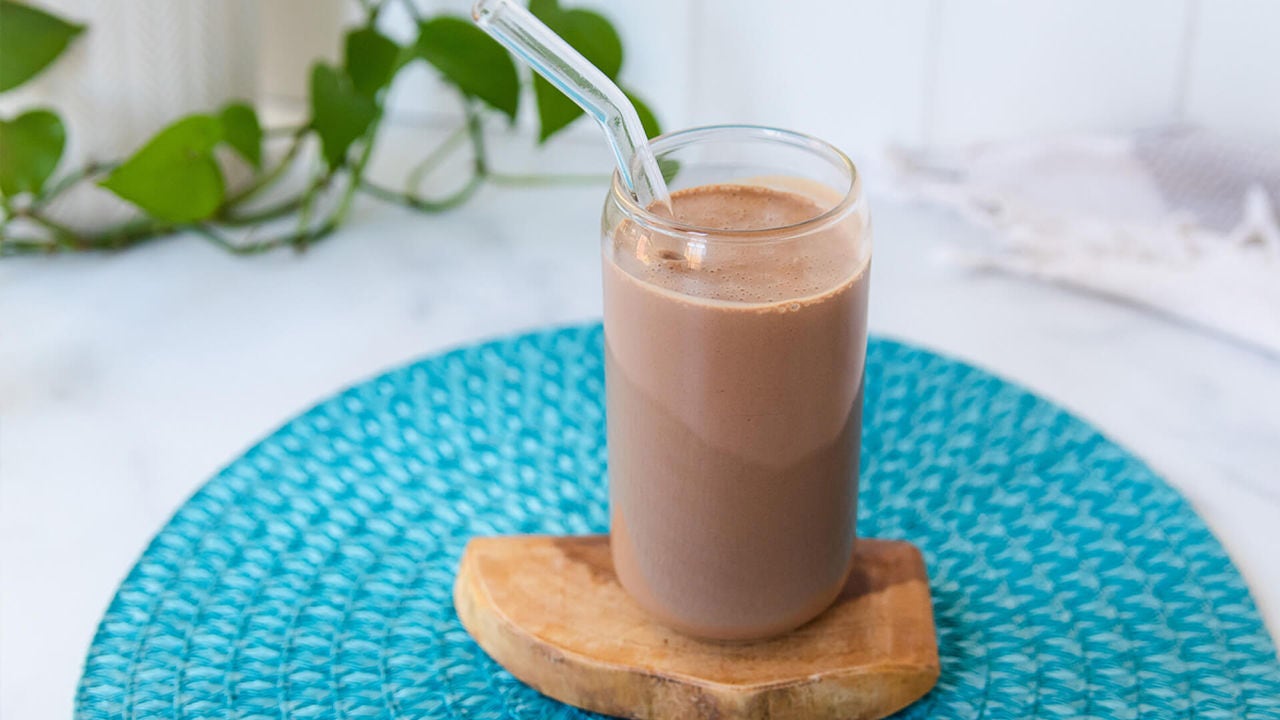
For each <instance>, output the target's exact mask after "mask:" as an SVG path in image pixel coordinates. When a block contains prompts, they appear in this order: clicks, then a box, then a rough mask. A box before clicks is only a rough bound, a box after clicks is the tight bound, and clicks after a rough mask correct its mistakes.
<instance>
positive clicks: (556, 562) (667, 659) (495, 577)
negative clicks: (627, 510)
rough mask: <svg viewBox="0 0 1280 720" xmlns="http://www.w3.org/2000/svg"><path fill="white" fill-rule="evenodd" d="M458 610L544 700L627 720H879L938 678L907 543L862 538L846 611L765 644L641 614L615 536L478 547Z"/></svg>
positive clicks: (472, 546)
mask: <svg viewBox="0 0 1280 720" xmlns="http://www.w3.org/2000/svg"><path fill="white" fill-rule="evenodd" d="M454 604H455V606H456V608H457V611H458V617H459V618H461V620H462V623H463V625H464V626H465V627H466V629H467V631H468V632H469V633H471V636H472V637H473V638H475V640H476V642H477V643H479V645H480V647H482V648H484V650H485V652H487V653H488V654H489V655H490V656H491V657H493V659H494V660H496V661H497V662H498V663H499V664H501V665H502V666H504V667H505V668H507V670H509V671H510V672H511V674H512V675H515V676H516V677H517V678H519V679H520V680H522V681H524V682H525V683H528V684H529V685H530V686H532V687H534V688H535V689H537V690H538V691H540V692H542V693H544V694H546V695H549V696H551V697H553V698H556V699H557V700H560V701H562V702H566V703H569V704H570V705H575V706H577V707H580V708H585V709H587V710H593V711H595V712H600V713H605V714H607V715H617V716H622V717H630V718H645V719H658V718H677V717H678V718H691V717H697V718H708V719H714V720H734V719H738V718H742V719H750V720H762V719H764V718H770V719H772V720H782V719H789V718H796V719H801V718H803V719H804V720H822V719H824V718H830V719H832V720H835V719H836V718H840V719H842V720H854V719H857V718H879V717H884V716H885V715H889V714H891V713H893V712H894V711H896V710H898V709H900V708H902V707H905V706H906V705H908V704H910V703H911V702H913V701H914V700H916V699H917V698H919V697H921V696H922V695H924V694H925V693H926V692H928V691H929V689H930V688H932V687H933V685H934V683H935V682H936V681H937V679H938V671H939V667H938V649H937V640H936V638H935V635H934V627H933V611H932V605H931V602H930V599H929V582H928V577H927V576H926V573H925V567H924V562H923V560H922V558H921V557H920V553H919V551H918V550H916V548H915V547H914V546H912V545H911V544H910V543H906V542H897V541H885V540H866V539H860V540H859V541H858V543H857V550H856V552H855V562H854V570H853V573H852V574H851V576H850V578H849V582H848V583H847V584H846V586H845V589H844V591H843V592H842V593H841V595H840V597H839V599H837V600H836V603H835V605H833V606H832V607H831V608H830V609H829V610H827V612H826V613H824V614H823V615H821V616H820V617H818V618H817V619H816V620H814V621H813V622H810V623H809V624H807V625H805V626H803V627H801V628H799V629H797V630H795V631H792V632H790V633H788V634H786V635H783V636H781V637H778V638H774V639H770V640H765V641H760V642H754V643H736V644H730V643H714V642H704V641H699V640H695V639H692V638H689V637H687V636H684V635H680V634H678V633H676V632H674V631H672V630H668V629H667V628H664V627H662V626H660V625H657V624H656V623H655V622H653V621H652V620H650V619H649V617H648V616H647V615H646V614H645V613H644V612H643V611H642V610H640V608H639V607H637V606H636V605H635V604H634V603H633V602H632V601H631V599H630V598H629V597H628V596H627V594H626V593H625V592H624V591H623V589H622V587H621V586H620V585H619V584H618V582H617V579H616V578H615V576H614V573H613V565H612V563H611V562H610V557H609V541H608V537H607V536H604V535H593V536H583V537H548V536H512V537H490V538H475V539H473V540H472V541H471V542H470V543H469V544H468V545H467V548H466V551H465V552H464V553H463V557H462V563H461V567H460V568H459V571H458V578H457V581H456V583H455V585H454Z"/></svg>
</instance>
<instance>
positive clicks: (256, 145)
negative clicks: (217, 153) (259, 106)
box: [218, 102, 262, 169]
mask: <svg viewBox="0 0 1280 720" xmlns="http://www.w3.org/2000/svg"><path fill="white" fill-rule="evenodd" d="M218 119H219V120H221V121H222V139H223V140H224V141H226V143H227V144H228V145H230V146H231V148H232V149H233V150H235V151H236V152H237V153H239V155H240V157H242V158H244V159H245V161H246V162H248V163H249V164H250V165H253V166H254V167H255V168H258V169H262V126H261V125H259V124H258V115H257V113H255V112H254V111H253V108H252V107H250V106H249V105H248V104H247V103H242V102H237V103H231V104H230V105H227V106H226V107H224V108H222V113H221V114H219V115H218Z"/></svg>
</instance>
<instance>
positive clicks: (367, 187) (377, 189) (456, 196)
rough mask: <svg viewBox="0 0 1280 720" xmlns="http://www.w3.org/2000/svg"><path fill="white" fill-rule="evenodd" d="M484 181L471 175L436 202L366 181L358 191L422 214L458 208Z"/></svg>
mask: <svg viewBox="0 0 1280 720" xmlns="http://www.w3.org/2000/svg"><path fill="white" fill-rule="evenodd" d="M483 182H484V179H483V178H481V177H480V176H479V175H472V176H471V179H470V180H468V181H467V183H466V184H465V185H463V186H462V187H461V188H459V189H458V190H457V191H455V192H454V193H453V194H452V195H447V196H445V197H443V198H440V199H438V200H436V199H432V198H424V197H419V196H417V195H415V194H413V193H410V192H397V191H395V190H392V189H390V188H385V187H382V186H381V185H376V184H374V183H372V182H369V181H368V180H364V181H361V183H360V190H362V191H364V192H365V193H368V194H369V195H372V196H373V197H376V198H378V199H379V200H385V201H387V202H393V203H397V204H399V205H403V206H405V207H407V208H410V209H413V210H420V211H422V212H443V211H445V210H450V209H452V208H455V207H458V206H459V205H461V204H462V203H464V202H466V201H467V200H468V199H469V198H470V197H471V196H472V195H473V194H475V191H476V190H478V189H480V185H481V184H483Z"/></svg>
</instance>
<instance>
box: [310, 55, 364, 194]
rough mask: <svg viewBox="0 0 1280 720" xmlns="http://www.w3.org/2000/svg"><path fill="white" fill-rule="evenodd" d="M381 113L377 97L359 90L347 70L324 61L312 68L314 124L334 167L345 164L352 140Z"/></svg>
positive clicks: (322, 148)
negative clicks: (336, 67)
mask: <svg viewBox="0 0 1280 720" xmlns="http://www.w3.org/2000/svg"><path fill="white" fill-rule="evenodd" d="M377 116H378V106H377V105H376V104H375V103H374V101H373V99H372V98H370V97H368V96H367V95H363V94H361V93H360V92H358V91H357V90H356V89H355V86H354V85H353V84H352V82H351V78H349V77H347V75H346V74H345V73H342V72H340V71H338V70H336V69H335V68H333V67H331V66H329V65H326V64H324V63H316V64H315V65H313V66H312V67H311V126H312V127H314V128H315V130H316V133H318V134H319V135H320V149H321V151H322V152H323V154H324V159H325V161H327V162H328V163H329V167H330V169H332V168H336V167H338V166H339V165H341V164H342V163H343V161H344V160H345V159H346V156H347V149H348V148H350V147H351V143H353V142H355V141H356V140H357V139H358V138H359V137H360V136H361V135H363V134H364V132H365V130H368V129H369V124H370V123H372V122H373V121H374V119H375V118H376V117H377Z"/></svg>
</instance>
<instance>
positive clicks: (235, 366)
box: [0, 143, 1280, 718]
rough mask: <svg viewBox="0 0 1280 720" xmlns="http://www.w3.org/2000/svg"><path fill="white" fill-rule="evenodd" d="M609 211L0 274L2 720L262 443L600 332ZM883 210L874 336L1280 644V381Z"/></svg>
mask: <svg viewBox="0 0 1280 720" xmlns="http://www.w3.org/2000/svg"><path fill="white" fill-rule="evenodd" d="M563 147H564V148H567V149H561V150H560V151H559V152H562V153H563V152H576V151H575V150H573V145H572V143H567V144H566V145H564V146H563ZM593 157H594V156H593ZM391 162H392V164H394V161H391ZM602 198H603V186H602V185H595V186H576V187H559V188H542V189H524V188H498V187H486V188H485V189H484V190H482V191H481V192H480V193H479V195H478V196H477V197H476V198H474V199H473V201H472V202H471V203H469V204H468V205H466V206H464V207H463V208H461V209H459V210H456V211H454V212H452V213H449V214H445V215H439V216H431V217H424V216H421V215H417V214H414V213H412V212H410V211H407V210H403V209H400V208H397V207H393V206H388V205H382V204H378V203H375V202H372V201H368V202H364V203H362V204H359V205H357V208H356V212H355V213H354V217H353V218H352V220H351V222H350V223H349V225H348V226H346V227H344V228H343V229H342V230H341V231H340V232H339V233H337V234H336V235H334V236H333V237H331V238H329V239H328V240H326V241H324V242H323V243H321V244H319V245H317V246H315V247H313V248H312V249H310V250H308V251H307V252H306V253H304V254H301V255H297V254H294V253H290V252H280V253H275V254H270V255H266V256H261V257H255V258H248V259H244V258H236V257H232V256H229V255H227V254H225V253H223V252H221V251H219V250H218V249H216V248H214V247H212V246H210V245H208V244H207V243H205V242H202V241H201V240H199V239H197V238H195V237H176V238H173V239H170V240H166V241H162V242H157V243H154V244H152V245H150V246H146V247H142V248H139V249H136V250H133V251H130V252H127V253H123V254H120V255H115V256H106V257H58V258H51V259H48V258H37V259H20V260H5V261H0V688H3V692H2V693H0V717H6V718H45V717H49V718H53V717H67V716H69V715H70V710H71V705H72V699H73V694H74V688H75V684H76V681H77V679H78V678H79V673H80V667H81V663H82V661H83V658H84V653H85V651H86V649H87V647H88V644H89V641H90V639H91V638H92V635H93V632H94V629H95V627H96V625H97V623H98V620H99V618H100V617H101V615H102V612H103V610H104V609H105V608H106V605H107V603H108V602H109V601H110V599H111V596H112V594H113V591H114V590H115V587H116V585H117V584H118V583H119V582H120V580H121V579H122V578H123V576H124V574H125V573H126V572H127V571H128V570H129V568H130V566H131V565H132V563H133V561H134V559H135V558H136V557H137V555H138V554H139V553H140V552H141V550H142V548H143V547H144V546H145V545H146V543H147V541H148V539H149V538H150V537H151V535H152V534H153V533H155V532H156V530H157V529H159V527H160V526H161V525H162V524H163V523H164V522H165V520H166V519H167V518H168V516H169V515H170V514H171V513H172V512H173V511H174V509H175V508H176V507H177V506H178V505H179V504H181V503H182V501H183V500H184V499H185V498H186V497H187V496H188V495H190V494H191V493H192V492H193V491H194V490H195V489H196V487H198V486H199V485H200V483H201V482H203V481H204V480H205V479H207V478H208V477H210V476H211V475H212V474H213V473H215V472H216V471H217V470H218V469H219V468H220V467H221V466H222V465H224V464H225V463H227V462H229V461H230V460H232V459H233V458H235V457H236V456H237V455H238V454H239V453H240V452H241V451H243V450H244V449H246V448H247V447H248V446H249V445H251V444H252V443H253V442H254V441H255V440H256V439H258V438H259V437H261V436H262V435H264V434H265V433H267V432H268V431H270V430H271V429H273V428H274V427H276V426H277V425H279V424H280V423H282V422H283V421H285V420H287V419H288V418H290V417H291V416H293V415H294V414H296V413H298V412H299V411H301V410H303V409H305V408H307V407H308V406H310V405H311V404H313V403H314V402H315V401H317V400H319V399H321V398H323V397H325V396H326V395H328V394H330V393H332V392H334V391H335V390H338V389H340V388H342V387H344V386H346V385H348V384H350V383H351V382H353V381H356V380H359V379H362V378H366V377H369V376H371V375H374V374H376V373H378V372H380V371H382V370H384V369H387V368H390V367H392V366H395V365H398V364H401V363H404V362H406V361H408V360H411V359H413V358H416V357H418V356H421V355H424V354H428V353H433V352H436V351H438V350H441V349H444V348H448V347H450V346H455V345H458V344H460V343H467V342H470V341H474V340H478V339H481V338H487V337H492V336H495V335H500V334H503V333H509V332H513V331H517V330H523V329H529V328H535V327H539V326H544V325H548V324H556V323H568V322H576V321H581V320H585V319H590V318H594V317H597V316H599V314H600V291H599V285H600V277H599V272H600V271H599V266H598V255H597V249H596V247H597V246H596V243H597V232H598V226H599V222H598V218H599V208H600V204H601V201H602ZM871 198H872V203H873V204H872V208H873V215H874V218H875V227H876V230H875V232H876V249H875V261H874V270H873V278H874V279H873V283H872V299H871V319H870V321H871V326H872V330H873V331H874V332H877V333H881V334H884V335H889V336H893V337H898V338H902V339H905V340H908V341H911V342H914V343H918V344H921V345H925V346H928V347H930V348H933V349H936V350H939V351H941V352H944V353H948V354H951V355H954V356H957V357H960V358H962V359H964V360H967V361H969V362H972V363H975V364H977V365H980V366H983V367H985V368H988V369H990V370H992V371H994V372H996V373H999V374H1001V375H1004V376H1005V377H1008V378H1011V379H1013V380H1016V381H1018V382H1020V383H1022V384H1024V385H1026V386H1028V387H1030V388H1032V389H1033V390H1034V391H1036V392H1038V393H1040V394H1042V395H1045V396H1047V397H1049V398H1051V399H1053V400H1055V401H1057V402H1058V403H1060V404H1062V405H1064V406H1066V407H1067V408H1069V409H1071V410H1072V411H1073V412H1075V413H1077V414H1079V415H1080V416H1082V417H1084V418H1086V419H1088V420H1089V421H1091V422H1092V423H1094V424H1095V425H1097V426H1098V427H1099V428H1101V429H1102V430H1103V431H1104V432H1105V433H1107V434H1108V435H1110V436H1111V437H1112V438H1114V439H1115V440H1117V441H1118V442H1120V443H1121V444H1123V445H1125V446H1127V447H1128V448H1130V449H1131V450H1133V451H1134V452H1135V453H1137V454H1138V455H1139V456H1141V457H1142V458H1144V459H1145V460H1146V461H1147V462H1149V463H1150V464H1151V465H1152V466H1153V467H1154V468H1155V469H1156V470H1157V471H1158V472H1159V473H1160V474H1162V475H1163V476H1164V477H1165V478H1166V479H1168V481H1169V482H1170V483H1172V484H1173V485H1174V486H1176V487H1177V488H1178V489H1179V490H1181V491H1182V492H1183V493H1184V494H1185V495H1186V496H1187V497H1188V498H1189V499H1190V501H1191V502H1192V503H1193V504H1194V506H1195V507H1196V509H1197V510H1198V511H1199V512H1200V513H1201V514H1202V515H1203V516H1204V518H1205V519H1206V520H1207V522H1208V524H1209V525H1210V527H1211V528H1212V529H1213V531H1214V532H1215V533H1216V534H1217V536H1218V537H1219V539H1220V540H1221V541H1222V543H1223V544H1224V545H1225V546H1226V548H1227V550H1228V552H1230V554H1231V556H1232V558H1233V559H1234V560H1235V562H1236V564H1237V565H1238V566H1239V568H1240V569H1241V571H1242V572H1243V574H1244V576H1245V578H1246V579H1247V581H1248V583H1249V585H1250V587H1251V588H1252V591H1253V593H1254V597H1255V599H1256V600H1257V602H1258V604H1259V605H1260V606H1261V608H1262V611H1263V614H1264V616H1265V618H1266V621H1267V623H1268V626H1269V627H1270V629H1271V631H1272V634H1273V636H1276V635H1277V634H1280V562H1277V561H1276V558H1277V557H1280V362H1277V361H1276V360H1274V359H1268V358H1266V357H1263V356H1261V355H1258V354H1254V353H1252V352H1250V351H1248V350H1244V349H1241V348H1239V347H1235V346H1232V345H1228V344H1224V343H1223V342H1222V341H1220V340H1217V339H1214V338H1212V337H1208V336H1206V335H1203V334H1201V333H1198V332H1195V331H1192V330H1188V329H1186V328H1184V327H1182V326H1179V325H1176V324H1173V323H1171V322H1170V321H1168V320H1165V319H1161V318H1159V317H1157V316H1155V315H1152V314H1149V313H1146V312H1144V311H1141V310H1137V309H1134V308H1130V307H1124V306H1120V305H1115V304H1111V303H1108V302H1105V301H1102V300H1099V299H1095V298H1091V297H1087V296H1082V295H1079V294H1075V293H1073V292H1070V291H1067V290H1064V289H1060V288H1056V287H1051V286H1045V285H1041V284H1037V283H1034V282H1031V281H1027V280H1022V279H1018V278H1012V277H1007V276H1001V275H982V274H971V273H968V272H966V271H962V270H959V269H957V268H954V267H950V266H948V265H946V264H943V263H940V262H938V261H935V260H933V259H932V258H933V257H934V256H935V255H936V252H935V251H936V250H938V249H939V248H941V247H942V246H943V245H944V244H946V243H951V242H966V241H969V240H977V239H981V238H980V237H979V235H980V234H981V233H982V232H983V231H981V230H977V229H974V228H970V227H968V226H966V225H965V224H964V223H963V221H961V220H959V219H957V218H955V217H952V216H950V215H948V214H946V213H945V212H941V211H938V210H933V209H930V208H926V207H921V206H913V205H910V204H905V203H903V202H901V201H894V200H889V199H887V198H883V197H878V196H877V195H876V194H875V193H874V192H873V193H872V196H871Z"/></svg>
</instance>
